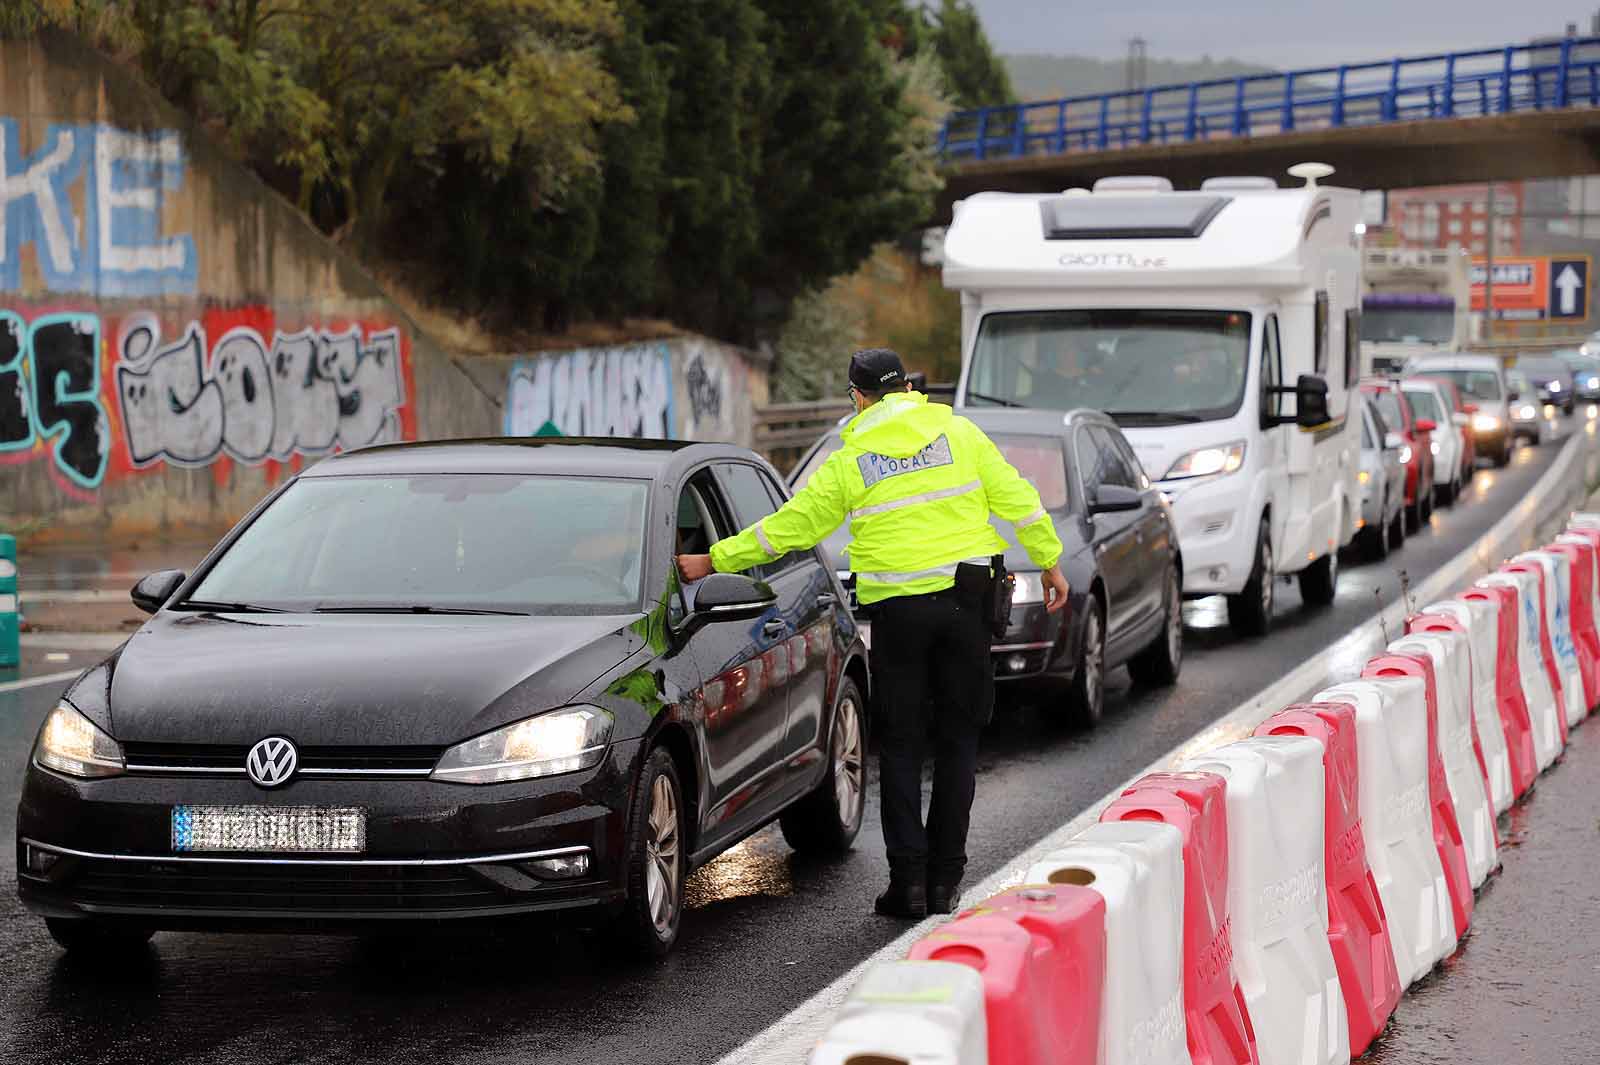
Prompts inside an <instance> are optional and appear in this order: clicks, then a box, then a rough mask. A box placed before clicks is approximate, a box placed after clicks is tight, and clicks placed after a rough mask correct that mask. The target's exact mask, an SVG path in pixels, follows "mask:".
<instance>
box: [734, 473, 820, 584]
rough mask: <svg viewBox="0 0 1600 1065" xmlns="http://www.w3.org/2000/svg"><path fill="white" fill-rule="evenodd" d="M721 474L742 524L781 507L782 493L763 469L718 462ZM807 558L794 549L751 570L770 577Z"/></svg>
mask: <svg viewBox="0 0 1600 1065" xmlns="http://www.w3.org/2000/svg"><path fill="white" fill-rule="evenodd" d="M717 474H718V476H720V477H721V478H722V483H723V484H724V485H725V486H726V487H727V491H728V501H729V502H730V503H732V504H733V514H734V519H735V520H736V521H737V522H738V524H739V528H741V529H742V528H746V527H748V526H750V525H754V524H755V523H756V522H758V521H760V520H761V519H762V518H765V517H767V516H768V515H770V514H771V513H772V512H773V511H775V510H777V509H778V506H779V504H778V503H777V502H776V500H777V499H778V498H781V497H779V496H778V494H777V492H776V491H775V490H773V488H772V487H771V486H770V485H769V483H768V481H767V478H766V477H765V476H764V475H763V474H762V472H761V471H760V470H758V469H756V468H755V467H754V466H749V465H746V464H745V463H742V462H721V463H718V464H717ZM806 558H807V555H806V554H805V553H804V552H800V551H791V552H789V553H788V554H787V555H783V556H781V557H779V558H776V559H774V560H773V561H771V562H765V563H762V564H761V565H759V566H756V567H754V568H753V569H751V570H750V571H749V572H750V575H751V576H752V577H755V578H756V579H757V580H763V581H767V580H771V579H772V578H773V577H775V576H777V575H778V574H779V573H782V572H783V571H784V570H786V569H788V568H789V567H790V566H793V565H796V564H798V563H800V562H803V561H805V559H806Z"/></svg>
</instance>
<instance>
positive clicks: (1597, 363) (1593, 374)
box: [1552, 348, 1600, 403]
mask: <svg viewBox="0 0 1600 1065" xmlns="http://www.w3.org/2000/svg"><path fill="white" fill-rule="evenodd" d="M1552 355H1553V357H1555V358H1557V359H1560V360H1561V361H1562V362H1563V363H1565V364H1566V366H1567V369H1569V370H1571V371H1572V391H1573V394H1574V395H1575V396H1577V398H1578V402H1580V403H1595V402H1600V357H1596V356H1594V355H1585V354H1584V353H1583V351H1582V350H1581V349H1579V348H1563V349H1562V350H1560V351H1556V352H1553V353H1552Z"/></svg>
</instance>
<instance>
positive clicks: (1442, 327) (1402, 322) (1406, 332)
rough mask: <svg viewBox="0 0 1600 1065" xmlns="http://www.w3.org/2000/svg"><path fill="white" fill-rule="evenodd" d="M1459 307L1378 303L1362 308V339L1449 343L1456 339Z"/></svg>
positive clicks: (1402, 342)
mask: <svg viewBox="0 0 1600 1065" xmlns="http://www.w3.org/2000/svg"><path fill="white" fill-rule="evenodd" d="M1455 330H1456V311H1455V307H1454V306H1451V305H1443V306H1437V307H1374V306H1373V305H1372V304H1370V303H1368V304H1367V305H1365V306H1364V307H1362V309H1361V339H1362V340H1370V341H1374V342H1376V343H1379V344H1386V343H1399V344H1407V343H1409V344H1448V343H1450V342H1451V341H1452V340H1453V339H1455Z"/></svg>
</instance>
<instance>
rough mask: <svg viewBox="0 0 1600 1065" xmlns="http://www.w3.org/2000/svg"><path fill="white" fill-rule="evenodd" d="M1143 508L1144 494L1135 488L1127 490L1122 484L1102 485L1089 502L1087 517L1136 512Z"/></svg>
mask: <svg viewBox="0 0 1600 1065" xmlns="http://www.w3.org/2000/svg"><path fill="white" fill-rule="evenodd" d="M1142 506H1144V494H1143V493H1141V492H1140V491H1139V490H1138V489H1137V488H1129V487H1128V486H1127V485H1124V484H1103V485H1101V486H1100V487H1099V488H1097V489H1095V493H1094V498H1093V499H1092V500H1090V501H1089V516H1090V517H1091V518H1092V517H1094V516H1095V515H1096V514H1115V513H1117V512H1118V511H1123V510H1138V509H1139V508H1140V507H1142Z"/></svg>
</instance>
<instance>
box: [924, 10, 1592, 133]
mask: <svg viewBox="0 0 1600 1065" xmlns="http://www.w3.org/2000/svg"><path fill="white" fill-rule="evenodd" d="M1597 104H1600V37H1577V38H1565V39H1562V40H1560V41H1552V42H1550V43H1547V44H1521V45H1517V44H1513V45H1507V46H1506V47H1504V48H1488V49H1479V50H1476V51H1468V52H1446V53H1442V54H1438V55H1425V56H1414V57H1411V58H1396V59H1391V60H1384V61H1381V62H1375V63H1355V64H1349V65H1346V66H1337V67H1316V68H1312V69H1307V70H1293V71H1289V72H1287V73H1275V74H1252V75H1248V76H1245V77H1239V78H1225V79H1220V80H1216V81H1198V82H1194V83H1192V84H1188V85H1163V86H1157V87H1154V88H1150V89H1143V90H1139V91H1135V92H1115V93H1104V94H1101V95H1097V96H1075V97H1069V98H1067V99H1062V100H1042V101H1037V102H1033V103H1024V104H1013V105H1007V106H1002V107H983V108H978V109H976V110H972V111H957V112H954V113H953V114H951V115H950V116H948V117H947V118H946V119H945V122H944V126H943V128H942V129H941V130H940V133H939V142H938V152H939V155H940V156H941V157H942V158H943V159H944V160H945V161H946V162H950V163H960V162H965V161H976V160H984V159H1008V158H1019V157H1023V156H1030V155H1060V154H1064V153H1067V152H1074V151H1105V150H1107V149H1118V148H1131V147H1135V146H1138V145H1146V144H1178V143H1184V142H1190V141H1205V140H1218V139H1226V138H1236V137H1259V136H1263V135H1270V134H1275V133H1290V132H1294V131H1297V130H1315V129H1338V128H1342V127H1346V126H1374V125H1382V124H1385V123H1390V122H1409V121H1415V120H1419V119H1433V118H1466V117H1474V116H1481V115H1497V114H1511V113H1514V112H1527V111H1548V110H1559V109H1564V108H1575V107H1593V106H1596V105H1597Z"/></svg>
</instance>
